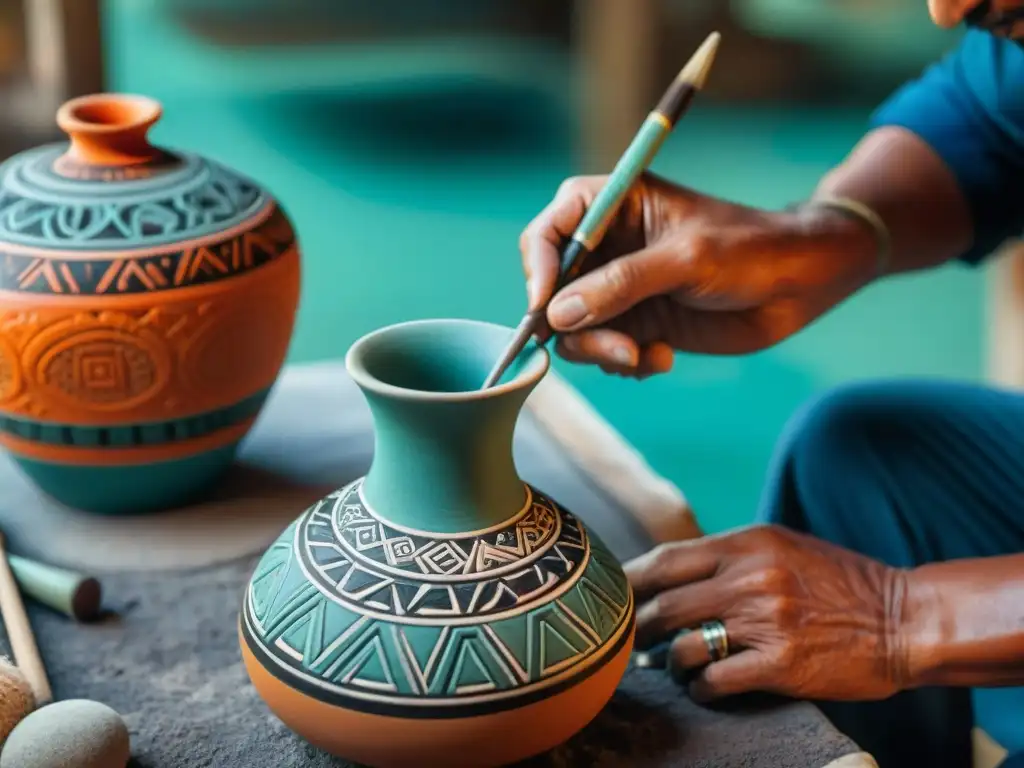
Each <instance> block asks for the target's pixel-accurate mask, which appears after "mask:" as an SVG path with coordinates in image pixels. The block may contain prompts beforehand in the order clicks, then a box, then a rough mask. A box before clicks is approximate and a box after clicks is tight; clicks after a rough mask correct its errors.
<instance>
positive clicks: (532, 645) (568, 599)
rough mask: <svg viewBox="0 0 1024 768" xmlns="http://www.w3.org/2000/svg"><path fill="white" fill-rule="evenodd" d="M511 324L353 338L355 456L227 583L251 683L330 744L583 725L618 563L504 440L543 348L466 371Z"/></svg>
mask: <svg viewBox="0 0 1024 768" xmlns="http://www.w3.org/2000/svg"><path fill="white" fill-rule="evenodd" d="M511 335H512V331H511V330H510V329H507V328H502V327H500V326H494V325H489V324H485V323H479V322H470V321H461V320H431V321H422V322H414V323H406V324H401V325H396V326H392V327H389V328H384V329H383V330H380V331H377V332H375V333H372V334H370V335H368V336H366V337H364V338H363V339H361V340H360V341H358V342H357V343H356V344H355V345H354V346H353V347H352V349H351V350H350V352H349V354H348V357H347V360H346V362H347V367H348V370H349V373H350V374H351V376H352V377H353V379H355V381H356V383H357V384H358V385H359V386H360V388H361V389H362V391H363V393H364V395H365V396H366V399H367V401H368V402H369V405H370V408H371V410H372V412H373V418H374V424H375V427H376V451H375V454H374V458H373V464H372V466H371V468H370V471H369V473H368V474H367V475H366V477H365V478H361V479H359V480H357V481H355V482H353V483H351V484H350V485H348V486H345V487H344V488H341V489H340V490H338V491H336V492H335V493H333V494H331V495H330V496H328V497H327V498H326V499H323V500H322V501H320V502H318V503H317V504H315V505H313V506H312V507H311V508H309V509H308V510H306V511H305V512H304V513H303V514H302V515H301V516H300V517H299V519H298V520H297V521H296V522H295V523H293V524H292V525H291V526H290V527H289V528H288V529H287V530H286V531H285V532H284V533H283V534H282V535H281V537H280V538H279V539H278V540H277V542H276V543H274V544H273V545H272V546H271V547H270V549H269V550H268V551H267V553H266V554H265V555H264V557H263V558H262V560H261V561H260V563H259V565H258V566H257V568H256V570H255V573H254V574H253V577H252V580H251V582H250V584H249V586H248V588H247V590H246V593H245V597H244V603H243V606H242V612H241V618H240V634H241V645H242V655H243V658H244V660H245V665H246V668H247V670H248V672H249V675H250V677H251V679H252V681H253V683H254V684H255V686H256V689H257V690H258V691H259V693H260V695H261V696H262V697H263V698H264V700H265V701H266V702H267V704H268V705H269V706H270V708H271V709H272V710H273V711H274V712H275V713H276V714H277V715H278V717H280V718H281V720H283V721H284V722H285V723H286V724H287V725H288V726H289V727H291V728H292V729H293V730H295V731H296V732H298V733H299V734H300V735H302V736H303V737H305V738H306V739H307V740H308V741H310V742H312V743H313V744H315V745H317V746H319V747H321V748H323V749H325V750H327V751H329V752H331V753H333V754H336V755H339V756H341V757H344V758H347V759H349V760H354V761H356V762H359V763H362V764H365V765H371V766H407V765H417V766H432V765H439V766H461V765H467V766H468V765H472V766H477V767H479V766H488V765H503V764H507V763H511V762H515V761H517V760H521V759H525V758H527V757H529V756H531V755H534V754H538V753H540V752H543V751H545V750H547V749H550V748H552V747H554V746H556V745H558V744H559V743H561V742H562V741H564V740H565V739H567V738H569V737H570V736H572V735H573V734H574V733H576V732H577V731H579V730H580V729H581V728H583V726H585V725H586V724H587V723H588V722H589V721H590V720H591V719H592V718H593V717H594V716H595V715H596V714H597V713H598V712H599V711H600V709H601V708H602V707H603V706H604V705H605V703H606V702H607V701H608V699H609V698H610V697H611V695H612V693H613V691H614V690H615V688H616V686H617V685H618V683H619V680H620V678H621V676H622V674H623V673H624V671H625V668H626V664H627V661H628V658H629V653H630V651H631V648H632V642H633V619H634V616H633V613H634V605H633V596H632V592H631V591H630V587H629V583H628V582H627V580H626V578H625V575H624V574H623V572H622V569H621V568H620V566H619V564H618V562H617V561H616V559H615V557H614V556H613V555H612V554H611V552H609V550H608V549H607V548H606V547H605V546H604V544H602V543H601V542H600V541H599V540H598V539H597V537H595V536H594V535H593V534H590V533H588V532H587V530H586V528H585V527H584V526H583V524H582V523H581V522H580V521H579V519H577V518H576V517H575V516H574V515H573V514H571V513H570V512H569V511H567V510H565V509H563V508H562V507H561V505H559V504H558V502H557V501H555V500H554V499H552V498H550V497H548V496H546V495H544V494H543V493H542V492H540V491H539V490H537V489H535V488H532V487H530V486H529V485H527V484H525V483H524V482H523V481H522V480H521V479H520V478H519V476H518V474H517V472H516V468H515V464H514V462H513V459H512V435H513V431H514V429H515V425H516V421H517V419H518V416H519V411H520V409H521V408H522V406H523V404H524V402H525V400H526V398H527V396H528V395H529V393H530V392H531V391H532V390H533V388H534V387H535V386H536V385H537V384H538V383H539V382H540V380H541V379H542V378H543V376H544V375H545V373H546V372H547V370H548V366H549V359H548V354H547V352H546V351H545V350H543V349H534V350H531V351H530V352H529V353H527V354H525V355H524V356H521V361H520V362H519V364H518V365H517V368H516V369H515V370H514V371H513V372H512V374H511V378H510V379H509V378H508V377H506V383H502V384H499V385H498V386H496V387H493V388H491V389H488V390H485V391H481V390H480V389H479V388H480V385H481V383H482V382H483V380H484V378H485V377H486V375H487V372H488V371H489V369H490V367H491V365H492V364H493V363H494V361H495V360H497V359H498V357H499V356H500V354H501V351H502V349H503V348H504V346H505V344H506V343H507V342H508V341H509V340H510V338H511Z"/></svg>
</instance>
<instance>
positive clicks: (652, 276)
mask: <svg viewBox="0 0 1024 768" xmlns="http://www.w3.org/2000/svg"><path fill="white" fill-rule="evenodd" d="M679 271H680V260H679V258H678V255H677V253H676V252H675V251H674V250H670V249H668V248H666V247H665V246H663V245H656V246H651V247H648V248H644V249H642V250H639V251H636V252H634V253H631V254H628V255H625V256H620V257H619V258H617V259H613V260H612V261H609V262H608V263H607V264H605V265H603V266H601V267H599V268H597V269H595V270H594V271H593V272H587V273H586V274H584V275H582V276H580V277H578V278H577V279H576V280H573V281H572V282H571V283H569V285H567V286H565V287H564V288H563V289H562V290H561V291H559V292H558V293H557V294H556V295H555V297H554V298H553V299H552V300H551V303H550V304H549V305H548V311H547V316H548V323H549V324H550V326H551V329H552V330H554V331H559V332H561V331H576V330H579V329H581V328H586V327H589V326H594V325H600V324H602V323H606V322H608V321H609V320H611V319H613V318H615V317H618V316H619V315H621V314H622V313H623V312H625V311H627V310H629V309H631V308H632V307H634V306H636V305H637V304H639V303H640V302H641V301H643V300H644V299H649V298H651V297H652V296H657V295H659V294H662V293H668V292H670V291H673V290H677V289H678V288H679V283H680V277H681V275H680V274H679Z"/></svg>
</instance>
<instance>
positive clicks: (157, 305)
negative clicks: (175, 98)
mask: <svg viewBox="0 0 1024 768" xmlns="http://www.w3.org/2000/svg"><path fill="white" fill-rule="evenodd" d="M158 116H159V106H158V105H155V103H154V102H150V101H148V100H145V99H139V98H137V97H121V96H110V95H103V96H95V97H85V98H84V99H80V100H76V101H75V102H71V103H70V105H69V106H66V107H65V108H64V109H63V110H62V112H61V114H60V115H59V121H60V122H61V124H62V126H63V127H64V128H65V130H67V131H68V133H69V135H70V136H71V138H72V142H71V144H70V146H56V145H55V146H51V147H42V148H40V149H38V150H33V151H31V152H27V153H23V155H20V156H18V157H15V158H13V159H12V160H11V161H8V162H7V163H5V164H4V165H3V166H2V167H0V445H2V446H3V447H4V448H6V449H7V450H8V451H9V452H10V453H11V454H12V456H13V457H14V458H15V459H16V461H17V462H18V463H19V464H20V465H21V467H22V469H23V470H24V471H25V472H26V473H27V474H28V475H29V476H30V477H31V478H32V479H33V480H35V481H36V482H37V484H38V485H39V486H40V487H41V488H42V489H43V490H44V491H46V492H48V493H49V494H51V495H53V496H55V497H56V498H57V499H59V500H61V501H64V502H65V503H67V504H69V505H71V506H74V507H79V508H82V509H86V510H89V511H95V512H105V513H115V514H118V513H132V512H145V511H149V510H152V509H160V508H166V507H169V506H175V505H178V504H181V503H186V502H188V501H190V500H192V499H193V498H195V497H196V496H198V495H200V494H202V493H204V492H205V491H206V490H208V489H209V487H210V485H211V484H212V483H214V482H216V480H217V478H218V477H219V476H220V475H221V474H222V473H223V471H224V470H225V469H226V468H227V466H228V465H229V464H230V463H231V460H232V458H233V456H234V452H235V448H236V447H237V445H238V443H239V442H240V441H241V439H242V438H243V437H244V436H245V434H246V433H247V432H248V430H249V429H250V427H251V426H252V424H253V422H254V421H255V419H256V416H257V415H258V413H259V411H260V408H261V407H262V404H263V401H264V400H265V398H266V396H267V394H268V393H269V391H270V389H271V387H272V386H273V384H274V381H275V380H276V378H277V375H278V373H279V371H280V369H281V366H282V365H283V363H284V360H285V356H286V354H287V350H288V346H289V342H290V339H291V336H292V331H293V327H294V321H295V313H296V309H297V306H298V301H299V288H300V257H299V249H298V244H297V241H296V237H295V233H294V231H293V229H292V227H291V225H290V223H289V221H288V219H287V217H286V216H285V214H284V213H283V212H282V211H281V209H280V208H279V207H278V205H277V203H276V202H275V201H274V200H273V199H272V198H271V197H270V196H269V195H268V194H267V193H266V192H265V191H263V190H262V189H261V188H259V186H258V185H256V184H255V183H254V182H252V181H250V180H249V179H247V178H245V177H242V176H240V175H238V174H235V173H234V172H232V171H230V170H229V169H226V168H224V167H222V166H219V165H218V164H216V163H213V162H210V161H206V160H204V159H202V158H199V157H196V156H193V155H188V154H185V153H177V154H176V153H170V152H166V151H164V150H160V149H157V148H154V147H152V146H150V145H149V144H148V143H147V142H146V141H145V130H146V129H147V128H148V127H149V125H150V124H151V123H152V122H154V121H155V119H156V117H158ZM118 121H121V122H118Z"/></svg>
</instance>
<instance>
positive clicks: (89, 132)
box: [0, 94, 272, 251]
mask: <svg viewBox="0 0 1024 768" xmlns="http://www.w3.org/2000/svg"><path fill="white" fill-rule="evenodd" d="M161 113H162V109H161V106H160V104H159V103H158V102H156V101H154V100H152V99H148V98H145V97H142V96H131V95H124V94H98V95H93V96H83V97H81V98H78V99H73V100H72V101H69V102H67V103H66V104H64V106H62V107H61V109H60V110H59V111H58V113H57V123H58V125H59V126H60V127H61V129H62V130H63V131H64V132H65V133H67V135H68V137H69V139H70V141H69V142H68V143H65V144H51V145H47V146H43V147H39V148H37V149H33V150H29V151H27V152H23V153H21V154H19V155H16V156H14V157H13V158H11V159H10V160H8V161H6V162H4V163H3V164H0V244H4V245H13V246H15V247H17V246H23V247H28V248H41V249H46V250H61V251H124V250H136V249H139V250H146V249H149V248H153V247H157V246H165V245H168V244H171V243H179V242H184V241H188V240H192V239H194V238H199V237H204V236H207V235H211V234H216V233H218V232H223V231H227V230H233V229H235V228H236V227H239V226H240V225H243V224H244V222H246V221H247V220H248V219H251V218H253V217H255V216H258V215H260V214H261V212H263V211H264V210H265V209H266V207H267V205H268V204H270V203H271V202H272V201H271V199H270V197H269V195H268V194H267V193H266V191H265V190H263V189H262V188H261V187H260V186H259V185H258V184H256V183H255V182H254V181H252V180H251V179H248V178H246V177H245V176H242V175H240V174H238V173H235V172H234V171H232V170H230V169H228V168H226V167H224V166H223V165H221V164H219V163H216V162H213V161H211V160H207V159H204V158H201V157H199V156H196V155H193V154H190V153H185V152H171V151H168V150H166V149H162V148H160V147H156V146H154V145H153V144H151V143H150V142H149V140H148V138H147V134H148V132H149V129H150V128H151V127H152V126H153V125H154V124H155V123H156V122H157V120H159V119H160V116H161Z"/></svg>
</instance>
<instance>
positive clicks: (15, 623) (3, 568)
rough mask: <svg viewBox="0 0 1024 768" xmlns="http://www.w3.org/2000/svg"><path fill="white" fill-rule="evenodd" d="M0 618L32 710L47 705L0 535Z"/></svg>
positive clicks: (39, 663) (46, 688) (46, 685)
mask: <svg viewBox="0 0 1024 768" xmlns="http://www.w3.org/2000/svg"><path fill="white" fill-rule="evenodd" d="M0 614H2V615H3V620H4V626H5V627H6V628H7V638H8V640H9V641H10V643H11V651H12V652H13V653H14V661H15V663H16V664H17V665H18V669H20V670H21V673H22V674H23V675H25V679H26V680H28V684H29V685H30V686H32V693H33V694H34V695H35V698H36V706H39V707H42V706H45V705H46V704H49V703H50V702H51V701H53V691H52V689H51V688H50V681H49V680H48V679H47V677H46V668H45V667H44V666H43V659H42V657H41V656H40V655H39V646H38V645H36V638H35V635H34V634H33V633H32V625H31V624H30V623H29V621H28V614H26V613H25V603H24V602H22V599H21V592H20V591H18V583H17V582H16V581H15V579H14V572H13V571H12V570H11V566H10V565H9V563H8V562H7V541H6V539H5V538H4V535H3V534H2V533H0Z"/></svg>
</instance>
